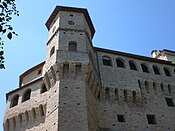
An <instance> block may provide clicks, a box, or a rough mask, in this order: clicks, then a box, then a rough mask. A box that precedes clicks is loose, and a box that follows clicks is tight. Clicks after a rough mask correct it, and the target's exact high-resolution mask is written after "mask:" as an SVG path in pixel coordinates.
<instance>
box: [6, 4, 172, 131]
mask: <svg viewBox="0 0 175 131" xmlns="http://www.w3.org/2000/svg"><path fill="white" fill-rule="evenodd" d="M46 26H47V28H48V31H49V36H48V41H47V52H46V61H45V62H42V63H40V64H39V65H36V66H35V67H33V68H31V69H29V70H27V71H26V72H24V73H23V74H22V75H21V76H20V81H19V88H17V89H15V90H13V91H10V92H8V93H7V94H6V102H7V105H6V112H5V116H4V130H5V131H174V130H175V123H174V122H175V103H174V101H175V81H174V78H175V64H174V63H175V52H174V51H171V50H166V49H164V50H162V51H157V50H153V51H152V55H153V58H150V57H146V56H140V55H135V54H129V53H125V52H119V51H113V50H108V49H102V48H97V47H93V45H92V38H93V35H94V33H95V30H94V27H93V24H92V22H91V19H90V17H89V14H88V12H87V10H86V9H80V8H71V7H62V6H57V7H56V8H55V10H54V11H53V13H52V14H51V16H50V17H49V19H48V21H47V22H46Z"/></svg>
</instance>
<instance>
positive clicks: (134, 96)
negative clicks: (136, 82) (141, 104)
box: [132, 91, 136, 101]
mask: <svg viewBox="0 0 175 131" xmlns="http://www.w3.org/2000/svg"><path fill="white" fill-rule="evenodd" d="M132 97H133V101H135V100H136V91H132Z"/></svg>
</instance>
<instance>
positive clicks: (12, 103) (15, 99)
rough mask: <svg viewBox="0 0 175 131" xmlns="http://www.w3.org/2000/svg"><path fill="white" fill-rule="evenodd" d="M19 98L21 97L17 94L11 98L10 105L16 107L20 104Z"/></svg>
mask: <svg viewBox="0 0 175 131" xmlns="http://www.w3.org/2000/svg"><path fill="white" fill-rule="evenodd" d="M18 99H19V95H15V96H14V97H13V98H12V100H11V104H10V107H14V106H16V105H18Z"/></svg>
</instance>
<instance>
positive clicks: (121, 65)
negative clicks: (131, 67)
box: [116, 59, 125, 68]
mask: <svg viewBox="0 0 175 131" xmlns="http://www.w3.org/2000/svg"><path fill="white" fill-rule="evenodd" d="M116 63H117V67H121V68H125V66H124V63H123V61H122V60H120V59H116Z"/></svg>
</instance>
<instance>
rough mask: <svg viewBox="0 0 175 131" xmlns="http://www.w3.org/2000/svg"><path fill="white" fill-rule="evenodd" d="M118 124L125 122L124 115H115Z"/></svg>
mask: <svg viewBox="0 0 175 131" xmlns="http://www.w3.org/2000/svg"><path fill="white" fill-rule="evenodd" d="M117 119H118V122H125V117H124V115H117Z"/></svg>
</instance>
